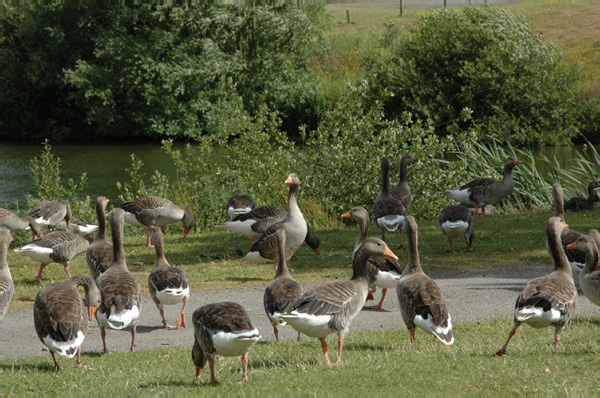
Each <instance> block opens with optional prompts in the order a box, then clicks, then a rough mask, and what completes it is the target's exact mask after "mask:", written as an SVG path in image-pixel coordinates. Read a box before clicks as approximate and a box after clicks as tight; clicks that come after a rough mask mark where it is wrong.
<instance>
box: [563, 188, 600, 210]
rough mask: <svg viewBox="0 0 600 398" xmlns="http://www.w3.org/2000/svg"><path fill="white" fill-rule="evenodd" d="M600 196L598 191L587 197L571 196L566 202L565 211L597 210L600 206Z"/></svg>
mask: <svg viewBox="0 0 600 398" xmlns="http://www.w3.org/2000/svg"><path fill="white" fill-rule="evenodd" d="M599 201H600V198H598V195H597V194H596V192H593V193H592V194H590V196H588V197H587V199H584V198H571V199H569V200H567V202H566V203H565V211H587V210H596V209H597V208H598V202H599Z"/></svg>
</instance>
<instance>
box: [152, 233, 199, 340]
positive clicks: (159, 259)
mask: <svg viewBox="0 0 600 398" xmlns="http://www.w3.org/2000/svg"><path fill="white" fill-rule="evenodd" d="M150 235H151V238H152V241H153V242H154V248H155V250H156V261H155V263H154V270H153V271H152V272H151V273H150V275H148V290H149V291H150V296H152V300H153V301H154V304H156V307H157V308H158V311H159V312H160V316H161V317H162V322H163V327H164V328H178V327H180V326H183V327H185V313H184V311H185V305H186V304H187V302H188V299H189V298H190V285H189V283H188V280H187V278H186V277H185V275H184V274H183V271H182V270H180V269H179V268H177V267H172V266H171V265H170V264H169V262H168V261H167V259H166V258H165V251H164V248H165V238H164V236H163V233H162V231H161V230H160V228H158V227H150ZM179 303H183V305H182V307H181V312H180V313H179V315H178V316H177V320H176V321H175V326H171V325H169V324H168V323H167V321H166V320H165V312H164V310H163V307H164V306H165V305H175V304H179Z"/></svg>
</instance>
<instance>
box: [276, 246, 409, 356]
mask: <svg viewBox="0 0 600 398" xmlns="http://www.w3.org/2000/svg"><path fill="white" fill-rule="evenodd" d="M370 257H386V258H390V259H393V260H397V259H398V257H396V256H395V255H394V253H392V251H391V250H390V249H389V248H388V247H387V245H386V244H385V242H383V241H382V240H380V239H377V238H369V239H367V240H366V241H365V242H364V243H363V244H362V245H361V246H360V247H359V249H358V250H357V251H356V253H355V254H354V258H353V260H352V270H353V274H352V278H351V279H350V280H344V281H340V280H336V281H328V282H325V283H321V284H319V285H316V286H314V287H313V288H312V289H310V290H309V291H307V292H306V293H304V296H302V298H301V299H300V300H298V301H296V302H295V303H294V305H293V306H291V308H289V309H288V311H287V312H285V313H281V312H280V313H275V316H277V317H279V318H281V319H283V320H284V321H286V322H287V323H288V324H290V326H292V327H293V328H294V329H296V330H297V331H298V332H300V333H304V334H305V335H307V336H309V337H316V338H318V339H319V340H320V341H321V348H322V349H323V354H324V356H325V362H327V364H328V365H331V361H330V360H329V354H328V353H327V343H326V342H325V338H326V337H327V336H328V335H330V334H331V333H337V335H338V360H337V363H338V364H339V363H341V362H342V347H343V346H344V338H345V337H346V335H347V334H348V332H349V330H350V323H351V322H352V320H353V319H354V317H355V316H356V315H358V313H360V311H361V309H362V308H363V306H364V304H365V300H366V298H367V292H368V290H369V287H368V283H369V282H368V269H367V262H368V260H369V258H370Z"/></svg>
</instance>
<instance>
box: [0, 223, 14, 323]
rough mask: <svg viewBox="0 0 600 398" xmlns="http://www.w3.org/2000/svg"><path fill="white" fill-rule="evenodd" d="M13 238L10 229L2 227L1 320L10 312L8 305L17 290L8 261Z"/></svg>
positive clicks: (0, 228) (0, 248)
mask: <svg viewBox="0 0 600 398" xmlns="http://www.w3.org/2000/svg"><path fill="white" fill-rule="evenodd" d="M11 240H12V236H11V235H10V230H9V229H8V228H5V227H0V321H1V320H2V319H4V316H6V314H7V313H8V306H9V305H10V302H11V301H12V297H13V294H14V292H15V285H14V283H13V280H12V276H11V275H10V268H9V267H8V262H7V261H6V257H7V256H8V246H9V245H10V241H11Z"/></svg>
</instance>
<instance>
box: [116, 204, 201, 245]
mask: <svg viewBox="0 0 600 398" xmlns="http://www.w3.org/2000/svg"><path fill="white" fill-rule="evenodd" d="M121 209H123V210H124V212H125V213H124V217H125V221H126V222H128V223H130V224H132V225H135V226H144V227H146V228H149V227H150V226H153V225H155V226H157V227H162V226H164V225H167V224H173V223H176V222H177V221H181V222H182V223H183V237H184V238H185V237H186V236H187V235H188V233H189V232H190V230H191V229H192V228H193V227H194V214H193V213H192V210H191V209H190V208H189V207H188V206H178V205H176V204H174V203H173V202H171V201H170V200H168V199H164V198H159V197H157V196H143V197H141V198H139V199H136V200H134V201H132V202H127V203H123V204H122V205H121ZM146 235H147V236H146V246H147V247H152V240H151V239H150V229H147V234H146Z"/></svg>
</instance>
